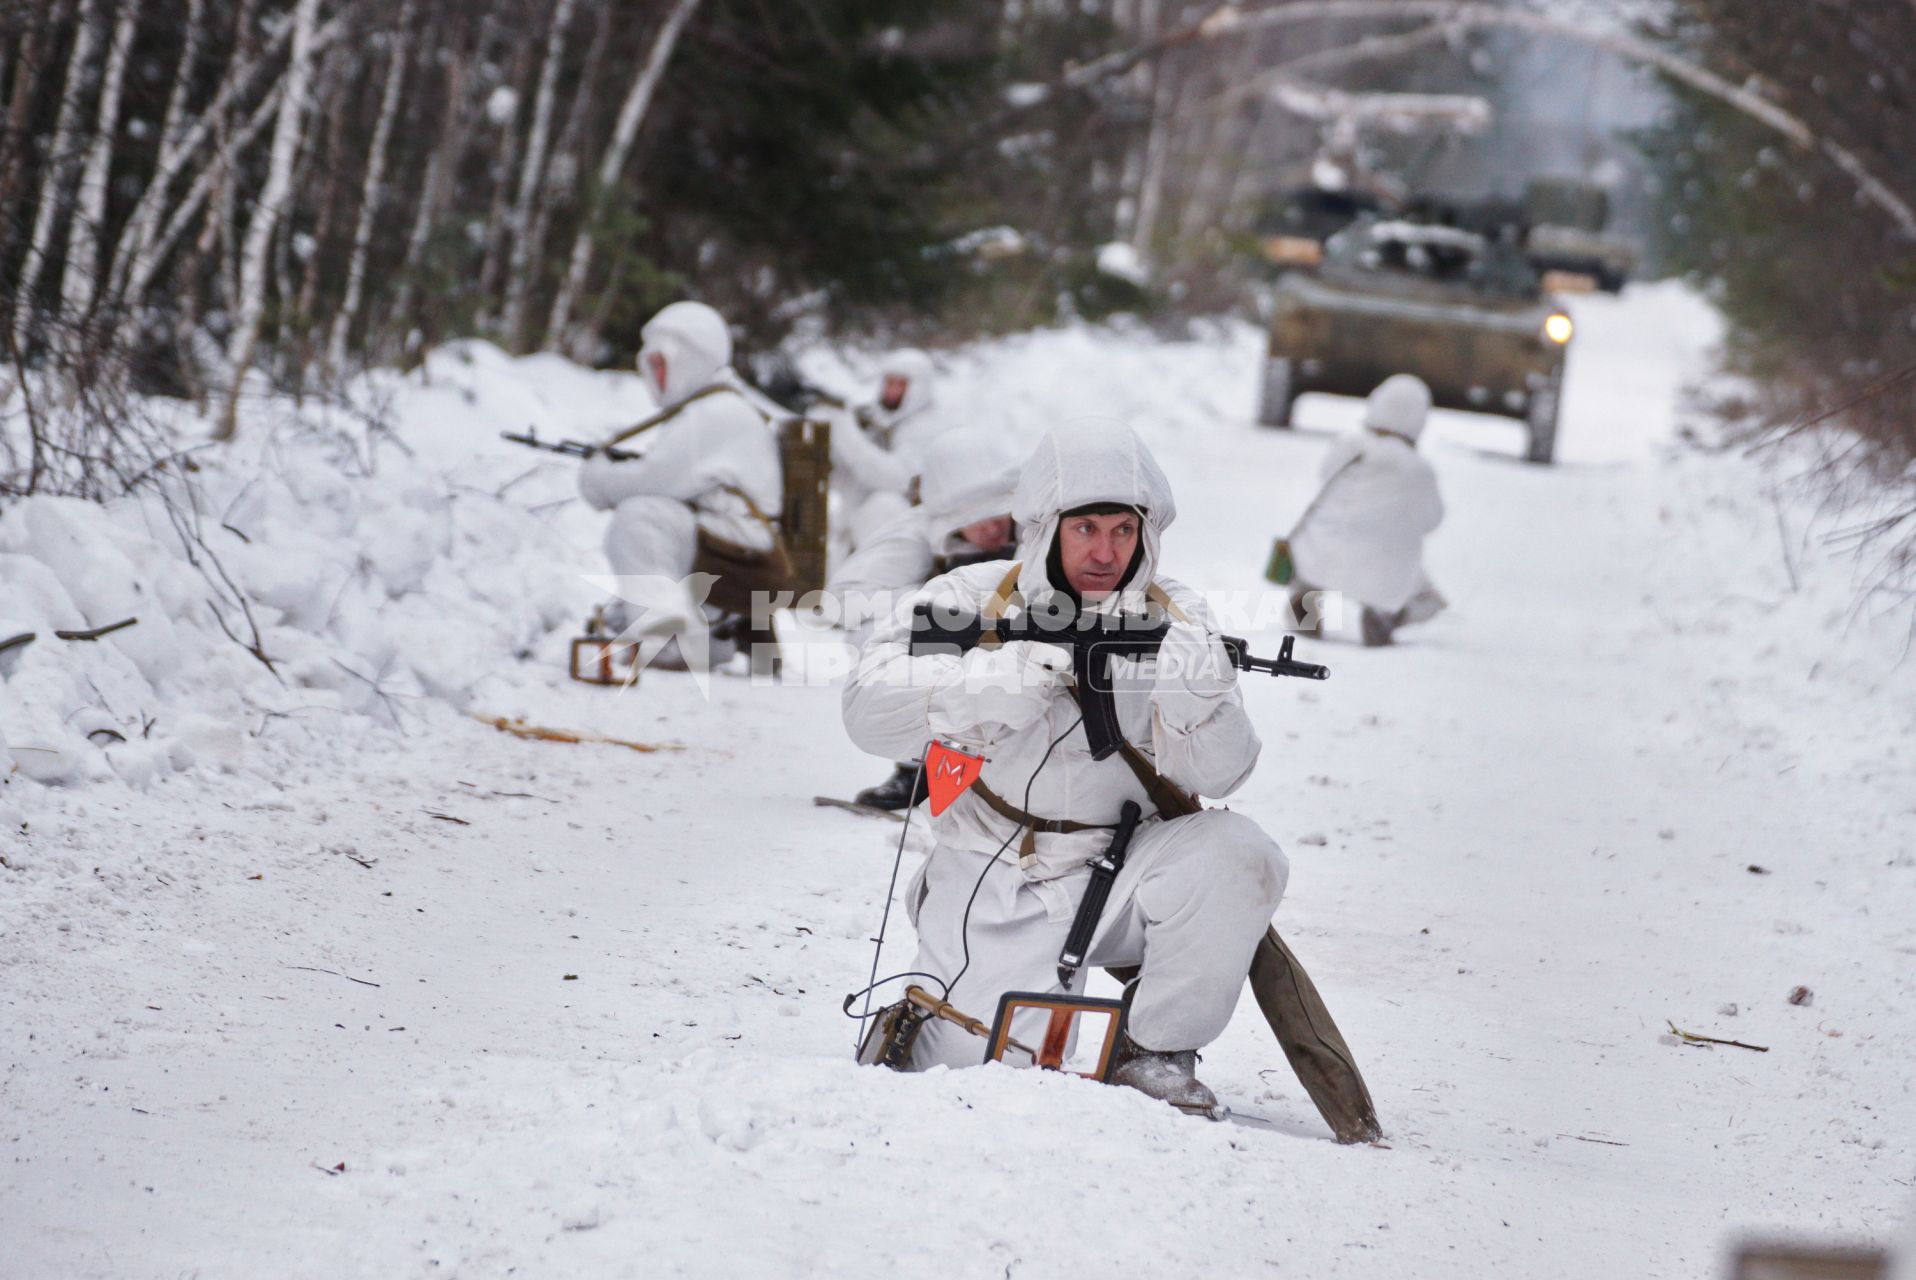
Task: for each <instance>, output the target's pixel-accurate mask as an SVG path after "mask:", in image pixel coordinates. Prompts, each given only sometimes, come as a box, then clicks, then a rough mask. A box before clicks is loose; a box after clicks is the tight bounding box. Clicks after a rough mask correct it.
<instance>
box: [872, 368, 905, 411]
mask: <svg viewBox="0 0 1916 1280" xmlns="http://www.w3.org/2000/svg"><path fill="white" fill-rule="evenodd" d="M910 389H911V379H910V378H907V377H905V376H904V375H903V374H897V373H888V374H886V375H885V384H884V386H883V387H881V388H880V389H879V392H878V403H880V404H882V405H884V406H885V410H886V412H888V413H896V412H897V411H898V406H899V405H901V404H903V403H905V392H907V391H909V390H910Z"/></svg>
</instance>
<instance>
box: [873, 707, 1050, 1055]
mask: <svg viewBox="0 0 1916 1280" xmlns="http://www.w3.org/2000/svg"><path fill="white" fill-rule="evenodd" d="M1083 723H1084V715H1083V713H1082V712H1080V713H1079V715H1078V717H1077V719H1075V720H1073V721H1072V722H1071V723H1070V724H1069V725H1067V726H1066V727H1065V731H1064V732H1063V733H1061V734H1059V735H1058V736H1057V737H1055V738H1053V739H1052V740H1051V744H1050V745H1049V746H1047V747H1046V748H1045V749H1044V755H1043V756H1042V757H1041V758H1040V759H1039V761H1038V767H1037V768H1035V769H1033V770H1032V771H1031V776H1030V777H1029V778H1026V779H1025V790H1024V799H1023V801H1022V802H1021V803H1020V805H1019V808H1026V809H1028V808H1029V806H1030V804H1031V788H1032V787H1033V785H1035V784H1036V783H1037V781H1038V775H1039V774H1040V773H1042V772H1044V767H1045V765H1047V764H1049V763H1050V762H1051V753H1052V752H1054V751H1056V750H1057V749H1058V744H1059V743H1060V742H1063V741H1064V740H1065V739H1066V738H1068V737H1070V736H1071V735H1072V733H1073V732H1075V731H1076V730H1077V728H1078V726H1079V725H1081V724H1083ZM924 782H925V771H924V769H923V768H922V767H921V768H920V769H919V770H918V777H917V778H916V779H915V780H914V781H913V782H912V789H911V800H912V803H911V804H910V805H909V806H907V807H906V809H905V821H904V825H903V826H901V827H900V828H899V831H898V848H897V850H896V851H894V852H893V854H892V860H891V882H890V884H889V885H888V886H887V887H886V890H885V911H884V914H883V915H882V916H880V917H879V921H878V936H877V937H875V938H873V939H872V967H871V976H870V979H869V980H868V981H867V982H866V984H865V986H864V988H863V989H862V990H859V991H854V992H851V993H850V994H849V995H847V996H846V997H845V1000H844V1003H843V1004H842V1005H841V1006H840V1008H841V1009H842V1011H843V1012H844V1014H845V1016H846V1017H848V1018H855V1019H857V1021H858V1031H859V1034H858V1036H857V1038H856V1039H854V1040H853V1041H852V1050H853V1052H854V1053H855V1052H857V1051H858V1049H859V1048H860V1047H862V1045H863V1044H864V1040H865V1035H864V1031H865V1024H866V1023H867V1022H868V1021H870V1020H871V1018H872V1017H873V1016H874V1015H873V1013H872V993H873V992H874V991H876V990H878V988H880V987H882V986H884V985H885V984H886V983H887V982H896V981H897V980H898V979H900V978H928V979H930V980H931V981H933V982H935V983H937V984H938V989H939V995H938V996H937V997H936V999H935V1000H934V1001H933V1002H932V1005H935V1006H937V1007H932V1005H927V1004H926V1003H925V1002H922V1001H914V1003H916V1004H918V1005H919V1007H921V1008H924V1009H925V1010H926V1012H928V1013H930V1014H932V1015H933V1016H934V1017H939V1018H943V1019H944V1020H945V1021H947V1022H955V1023H957V1024H958V1025H959V1026H962V1027H965V1029H966V1030H968V1031H973V1033H974V1034H989V1033H988V1032H978V1031H976V1030H975V1028H974V1027H973V1026H970V1025H967V1024H971V1023H975V1024H977V1026H983V1024H982V1023H978V1020H977V1019H976V1018H969V1017H967V1016H966V1015H964V1014H961V1013H959V1011H958V1010H957V1009H956V1008H954V1007H953V1006H952V1004H951V1003H950V1001H951V989H952V988H953V987H955V986H957V985H958V982H959V979H961V978H963V977H964V976H965V973H966V972H967V971H968V970H969V969H970V968H971V908H972V906H973V905H974V904H975V903H976V902H977V901H978V891H979V890H980V889H982V888H984V886H985V877H986V876H988V875H990V874H991V869H992V868H993V867H995V866H997V865H998V859H1000V858H1002V857H1004V856H1005V850H1006V849H1009V848H1010V847H1011V842H1012V841H1013V840H1015V839H1017V838H1018V831H1019V830H1020V828H1013V829H1012V832H1011V834H1010V835H1008V836H1006V837H1005V838H1004V843H1002V844H1000V845H999V846H998V849H997V852H995V853H993V854H992V855H991V858H990V860H989V861H988V862H986V863H985V865H984V869H983V870H981V871H979V873H978V879H977V880H976V881H975V882H974V883H973V884H972V886H971V896H970V897H969V898H967V899H966V900H965V918H964V921H963V923H962V924H961V925H960V926H959V930H958V940H959V943H960V945H961V946H962V947H963V948H964V957H965V962H964V964H962V965H960V966H959V968H958V972H957V974H956V975H955V976H954V977H953V978H952V979H951V980H950V981H946V980H945V979H943V978H941V977H939V976H938V975H937V974H935V973H925V972H923V971H922V970H916V969H907V970H905V971H903V972H900V973H894V974H889V975H887V976H885V977H883V978H881V977H879V976H878V963H879V958H880V957H881V956H882V955H883V954H884V951H885V933H886V930H887V929H888V928H889V927H890V925H891V904H892V899H893V898H894V897H896V896H897V893H898V869H899V867H900V866H902V865H903V863H904V860H905V836H906V835H907V834H908V833H909V832H910V831H911V815H912V813H913V812H914V811H915V810H916V809H917V806H918V788H919V787H920V786H921V785H923V784H924ZM924 994H925V996H926V997H927V998H928V999H929V998H930V996H931V993H930V992H924ZM860 996H863V997H864V998H865V1004H864V1007H863V1009H862V1010H861V1011H860V1012H858V1013H853V1012H852V1001H854V1000H856V999H858V998H859V997H860ZM907 998H908V999H909V998H910V995H909V992H908V993H907ZM880 1012H881V1013H882V1012H883V1010H880ZM954 1015H955V1016H954ZM1014 1047H1016V1048H1019V1049H1023V1050H1025V1051H1026V1052H1030V1050H1029V1049H1027V1048H1026V1046H1024V1045H1016V1046H1014ZM1034 1056H1035V1055H1034Z"/></svg>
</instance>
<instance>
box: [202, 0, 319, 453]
mask: <svg viewBox="0 0 1916 1280" xmlns="http://www.w3.org/2000/svg"><path fill="white" fill-rule="evenodd" d="M318 18H319V0H299V3H298V5H297V6H296V7H295V8H294V10H293V39H292V52H291V54H290V55H289V58H288V62H287V67H286V79H285V93H284V96H283V97H282V99H281V101H280V106H279V118H278V122H277V123H276V124H275V125H274V128H273V151H272V159H271V161H270V165H269V168H268V170H267V175H266V185H265V187H264V188H263V189H262V190H261V191H260V193H259V196H258V198H257V199H256V200H255V201H254V202H253V213H252V217H251V218H250V219H249V220H248V222H247V225H246V245H245V248H244V249H243V250H242V251H241V258H240V279H239V297H238V299H237V303H238V308H239V314H238V320H237V322H236V323H235V324H234V326H233V334H232V339H231V341H230V342H228V344H227V348H226V358H227V363H228V365H230V366H231V370H230V376H231V378H232V380H233V389H232V394H231V395H230V397H229V398H228V400H227V405H226V415H225V417H224V418H223V419H222V421H221V422H220V425H219V427H218V429H217V431H216V432H215V438H216V439H220V440H230V439H231V438H232V437H233V434H234V433H235V432H236V431H237V430H238V429H239V403H240V391H241V387H242V386H243V385H244V383H245V381H246V374H247V371H248V370H249V369H250V368H251V367H252V364H253V354H254V350H255V348H256V347H257V345H258V342H259V327H260V321H261V319H262V318H263V317H264V316H265V313H266V276H267V266H268V264H267V251H268V249H269V248H270V247H271V245H272V239H273V232H274V231H275V230H277V229H278V226H279V218H280V214H281V212H282V211H283V209H284V206H285V204H286V197H287V193H288V192H290V191H291V190H292V185H293V157H294V154H295V153H296V152H297V151H298V150H299V139H300V126H301V122H302V118H303V117H304V115H305V112H306V99H307V96H308V90H309V88H310V85H311V80H312V70H313V29H314V27H315V25H317V21H318Z"/></svg>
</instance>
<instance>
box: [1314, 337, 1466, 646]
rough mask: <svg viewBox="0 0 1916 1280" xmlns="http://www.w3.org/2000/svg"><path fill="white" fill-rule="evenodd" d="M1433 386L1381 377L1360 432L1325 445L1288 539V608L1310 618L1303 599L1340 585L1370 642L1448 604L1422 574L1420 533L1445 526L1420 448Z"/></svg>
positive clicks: (1385, 639)
mask: <svg viewBox="0 0 1916 1280" xmlns="http://www.w3.org/2000/svg"><path fill="white" fill-rule="evenodd" d="M1429 416H1430V388H1429V387H1427V386H1426V385H1424V381H1423V379H1421V378H1418V377H1415V376H1413V375H1411V374H1408V373H1400V374H1396V375H1394V376H1393V377H1390V378H1386V379H1385V380H1384V381H1383V382H1382V383H1381V384H1380V385H1379V386H1378V388H1377V389H1376V390H1375V391H1373V392H1371V394H1370V399H1369V400H1368V401H1366V402H1365V405H1364V429H1363V430H1362V431H1359V432H1353V433H1351V434H1349V435H1344V436H1340V437H1338V439H1336V440H1335V441H1333V442H1332V443H1331V446H1330V448H1329V449H1327V450H1325V452H1324V461H1323V463H1322V465H1321V468H1320V471H1321V474H1322V476H1323V483H1322V484H1321V485H1320V486H1319V488H1318V491H1317V496H1316V497H1315V498H1313V499H1312V500H1311V504H1310V506H1309V507H1307V508H1306V509H1305V512H1304V515H1303V516H1302V517H1300V518H1299V520H1298V523H1297V527H1296V529H1295V530H1294V531H1293V532H1292V534H1291V536H1290V539H1289V554H1290V557H1291V560H1292V562H1293V564H1294V565H1295V570H1294V571H1295V575H1296V576H1295V577H1294V578H1293V579H1292V580H1291V605H1292V611H1293V614H1294V615H1295V616H1296V617H1298V618H1301V619H1307V620H1308V619H1314V618H1315V617H1316V616H1317V610H1316V609H1315V608H1314V607H1313V602H1312V601H1311V600H1309V599H1308V598H1307V597H1309V596H1310V594H1311V593H1313V592H1316V591H1320V590H1331V591H1341V592H1343V593H1344V594H1345V595H1346V596H1347V597H1349V598H1350V599H1352V600H1353V601H1355V602H1356V603H1357V604H1358V605H1359V606H1360V608H1361V609H1362V614H1361V627H1362V632H1361V634H1362V636H1363V641H1364V643H1365V644H1366V645H1371V646H1375V645H1386V644H1389V643H1390V642H1391V637H1392V635H1393V633H1395V632H1396V630H1397V628H1399V627H1402V626H1407V625H1409V624H1410V623H1413V622H1428V621H1429V620H1430V619H1431V618H1434V617H1435V616H1437V614H1438V613H1439V612H1440V611H1441V610H1443V608H1444V607H1445V601H1444V598H1443V597H1442V596H1441V595H1439V594H1438V593H1437V589H1436V588H1435V587H1433V586H1431V584H1430V579H1429V578H1428V577H1426V576H1425V574H1424V539H1425V538H1426V537H1428V536H1429V535H1430V534H1431V532H1432V531H1434V530H1435V529H1436V528H1437V526H1438V525H1439V524H1441V523H1443V519H1444V503H1443V499H1442V498H1441V497H1439V496H1438V493H1437V476H1436V473H1435V472H1433V471H1432V470H1431V467H1430V463H1428V462H1426V461H1425V460H1424V459H1423V458H1422V457H1421V456H1420V455H1419V454H1418V452H1417V440H1418V437H1419V436H1421V435H1423V432H1424V423H1425V421H1426V419H1428V418H1429Z"/></svg>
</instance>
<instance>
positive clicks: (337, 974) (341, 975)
mask: <svg viewBox="0 0 1916 1280" xmlns="http://www.w3.org/2000/svg"><path fill="white" fill-rule="evenodd" d="M283 967H284V968H287V969H300V970H303V971H304V972H306V973H330V974H332V975H333V976H334V977H335V978H344V979H346V981H348V982H357V983H358V984H359V985H360V986H362V987H376V986H378V985H379V984H378V983H377V982H368V981H366V980H365V979H364V978H355V977H353V976H352V975H351V974H347V973H341V972H340V971H339V970H337V969H316V968H314V967H313V966H312V965H310V964H289V965H285V966H283Z"/></svg>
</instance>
